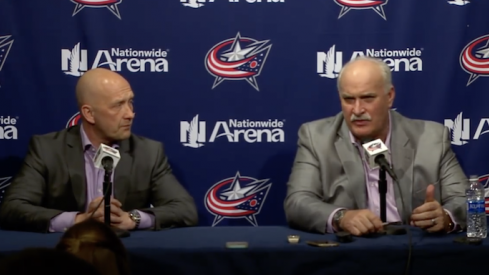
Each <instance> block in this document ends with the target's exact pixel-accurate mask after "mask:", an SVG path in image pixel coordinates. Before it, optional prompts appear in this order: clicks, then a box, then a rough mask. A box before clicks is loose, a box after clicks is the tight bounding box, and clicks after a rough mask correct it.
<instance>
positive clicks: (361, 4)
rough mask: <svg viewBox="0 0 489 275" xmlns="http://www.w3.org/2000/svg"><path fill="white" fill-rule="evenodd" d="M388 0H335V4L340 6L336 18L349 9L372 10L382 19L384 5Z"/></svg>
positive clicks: (383, 16)
mask: <svg viewBox="0 0 489 275" xmlns="http://www.w3.org/2000/svg"><path fill="white" fill-rule="evenodd" d="M388 1H389V0H335V2H336V4H338V5H339V6H340V7H341V11H340V15H339V16H338V19H340V18H341V17H343V15H345V14H347V13H348V12H349V11H351V10H369V9H371V10H373V11H375V12H376V13H377V14H378V15H380V17H382V18H383V19H384V20H387V18H386V17H385V12H384V6H385V5H387V2H388Z"/></svg>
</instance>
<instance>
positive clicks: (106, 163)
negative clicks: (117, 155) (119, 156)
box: [102, 156, 114, 171]
mask: <svg viewBox="0 0 489 275" xmlns="http://www.w3.org/2000/svg"><path fill="white" fill-rule="evenodd" d="M113 165H114V159H113V158H112V157H110V156H105V157H104V158H103V159H102V166H103V167H104V170H106V171H112V168H113Z"/></svg>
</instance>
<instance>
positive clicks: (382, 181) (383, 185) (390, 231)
mask: <svg viewBox="0 0 489 275" xmlns="http://www.w3.org/2000/svg"><path fill="white" fill-rule="evenodd" d="M378 183H379V195H380V219H381V220H382V223H384V224H385V225H384V232H385V234H387V235H404V234H406V229H404V228H403V227H400V226H396V225H394V224H388V223H387V203H386V196H387V177H386V170H385V168H384V167H383V166H382V165H380V168H379V182H378Z"/></svg>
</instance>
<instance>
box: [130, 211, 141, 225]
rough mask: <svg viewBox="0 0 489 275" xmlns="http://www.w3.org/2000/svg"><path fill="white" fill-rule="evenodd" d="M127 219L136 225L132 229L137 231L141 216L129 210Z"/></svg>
mask: <svg viewBox="0 0 489 275" xmlns="http://www.w3.org/2000/svg"><path fill="white" fill-rule="evenodd" d="M129 218H131V220H133V221H134V222H135V223H136V226H135V227H134V229H137V228H138V227H139V223H140V222H141V215H140V214H139V212H138V211H137V210H131V211H129Z"/></svg>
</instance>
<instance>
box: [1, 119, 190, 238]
mask: <svg viewBox="0 0 489 275" xmlns="http://www.w3.org/2000/svg"><path fill="white" fill-rule="evenodd" d="M119 151H120V154H121V159H120V161H119V164H118V165H117V167H116V168H115V170H114V197H115V198H116V199H118V200H119V201H120V202H121V203H122V209H123V210H124V211H130V210H133V209H138V210H140V211H144V212H147V213H152V214H154V215H155V228H154V229H155V230H158V229H160V228H167V227H177V226H193V225H197V222H198V217H197V209H196V206H195V203H194V200H193V198H192V197H191V196H190V195H189V193H188V192H187V191H186V190H185V189H184V187H183V186H182V185H180V183H179V182H178V181H177V179H176V178H175V177H174V176H173V174H172V170H171V168H170V165H169V163H168V159H167V157H166V155H165V152H164V150H163V145H162V144H161V143H159V142H156V141H153V140H150V139H147V138H144V137H140V136H137V135H134V134H133V135H131V136H130V138H129V139H126V140H124V141H122V142H121V143H120V147H119ZM86 192H87V190H86V180H85V160H84V156H83V148H82V141H81V135H80V126H74V127H71V128H69V129H64V130H62V131H59V132H54V133H49V134H46V135H41V136H33V137H32V139H31V140H30V144H29V151H28V153H27V156H26V157H25V159H24V163H23V165H22V167H21V169H20V171H19V172H18V174H17V175H16V177H15V178H14V180H13V181H12V184H11V185H10V187H9V188H8V190H7V192H6V195H5V199H4V202H3V205H2V207H1V209H0V226H1V227H2V228H4V229H9V230H22V231H37V232H47V231H48V229H49V224H50V220H51V219H52V218H53V217H55V216H57V215H58V214H60V213H62V212H65V211H79V212H84V211H85V207H86V204H87V203H89V202H87V201H86ZM150 204H152V205H153V206H154V208H151V207H150Z"/></svg>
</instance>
